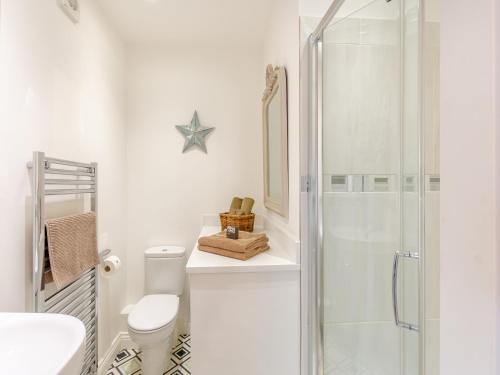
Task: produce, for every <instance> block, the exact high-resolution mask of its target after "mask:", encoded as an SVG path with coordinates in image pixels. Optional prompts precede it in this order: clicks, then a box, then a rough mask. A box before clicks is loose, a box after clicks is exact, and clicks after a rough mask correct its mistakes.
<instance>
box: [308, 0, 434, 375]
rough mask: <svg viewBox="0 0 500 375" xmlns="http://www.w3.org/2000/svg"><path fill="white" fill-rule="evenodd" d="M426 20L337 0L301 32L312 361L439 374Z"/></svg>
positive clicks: (351, 372) (407, 11)
mask: <svg viewBox="0 0 500 375" xmlns="http://www.w3.org/2000/svg"><path fill="white" fill-rule="evenodd" d="M433 22H434V23H433ZM435 23H436V20H432V22H431V20H429V19H428V16H427V14H426V12H425V10H424V4H423V0H371V1H370V0H343V1H342V0H336V1H334V2H333V4H332V6H331V7H330V9H329V11H328V13H327V14H326V16H325V17H324V18H323V19H322V20H321V21H320V22H319V25H318V26H317V29H316V31H315V32H314V33H313V34H312V35H311V37H310V41H309V42H310V45H309V48H310V67H311V97H312V103H311V117H312V119H311V125H310V128H309V132H308V137H309V139H310V144H309V150H308V154H309V155H308V174H307V176H306V179H307V181H308V183H307V184H306V186H307V187H306V190H307V192H308V212H309V218H308V221H307V223H305V225H307V226H308V230H307V232H308V236H309V237H308V240H307V242H308V249H307V251H308V254H309V272H310V277H309V282H310V283H309V286H310V287H309V295H310V301H311V303H310V311H309V315H310V321H311V330H310V331H311V332H310V335H309V339H310V342H309V345H308V346H309V352H308V360H309V369H310V373H311V374H317V375H423V374H426V375H434V374H438V373H439V363H438V353H436V352H437V348H438V347H439V333H438V332H439V292H438V291H439V236H438V233H439V227H438V226H439V220H438V217H439V183H440V179H439V165H438V163H439V158H438V155H439V150H438V147H439V139H438V134H439V128H438V126H439V121H438V119H439V113H438V110H437V109H438V103H439V102H438V92H439V87H438V78H439V45H438V44H439V43H438V41H439V35H438V28H437V27H436V26H435Z"/></svg>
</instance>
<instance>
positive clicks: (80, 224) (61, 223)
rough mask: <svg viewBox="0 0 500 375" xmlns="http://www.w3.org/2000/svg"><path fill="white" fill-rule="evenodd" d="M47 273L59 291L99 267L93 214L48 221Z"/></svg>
mask: <svg viewBox="0 0 500 375" xmlns="http://www.w3.org/2000/svg"><path fill="white" fill-rule="evenodd" d="M45 225H46V230H47V243H48V248H49V259H50V269H51V273H52V278H53V279H54V282H55V284H56V287H57V288H58V289H60V288H62V287H63V286H65V285H66V284H68V283H69V282H70V281H73V280H74V279H75V278H77V277H78V276H80V275H81V274H82V273H84V272H85V271H87V270H89V269H91V268H93V267H95V266H97V265H98V264H99V254H98V253H97V234H96V232H97V229H96V216H95V213H93V212H89V213H85V214H80V215H72V216H66V217H61V218H57V219H51V220H47V222H46V224H45Z"/></svg>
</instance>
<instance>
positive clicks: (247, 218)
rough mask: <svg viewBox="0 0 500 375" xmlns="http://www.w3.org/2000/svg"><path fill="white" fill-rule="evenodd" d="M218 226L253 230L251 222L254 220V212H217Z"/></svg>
mask: <svg viewBox="0 0 500 375" xmlns="http://www.w3.org/2000/svg"><path fill="white" fill-rule="evenodd" d="M219 216H220V226H221V228H222V230H224V229H226V228H227V227H228V226H231V227H235V228H238V229H239V230H244V231H246V232H253V224H254V221H255V214H250V215H231V214H230V213H228V212H223V213H221V214H219Z"/></svg>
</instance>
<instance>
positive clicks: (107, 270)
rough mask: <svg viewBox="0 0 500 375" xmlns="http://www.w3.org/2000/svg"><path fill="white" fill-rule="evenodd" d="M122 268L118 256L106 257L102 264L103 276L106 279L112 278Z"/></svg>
mask: <svg viewBox="0 0 500 375" xmlns="http://www.w3.org/2000/svg"><path fill="white" fill-rule="evenodd" d="M121 266H122V262H121V260H120V258H118V257H117V256H116V255H111V256H109V257H106V258H104V261H103V263H102V264H101V275H103V276H104V277H111V276H112V275H113V274H114V273H115V272H116V271H118V270H119V269H120V267H121Z"/></svg>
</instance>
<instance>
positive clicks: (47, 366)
mask: <svg viewBox="0 0 500 375" xmlns="http://www.w3.org/2000/svg"><path fill="white" fill-rule="evenodd" d="M84 352H85V326H84V325H83V323H82V322H81V321H80V320H78V319H76V318H73V317H71V316H68V315H59V314H24V313H0V373H2V374H16V375H35V374H36V375H56V374H58V375H78V374H80V371H81V368H82V365H83V363H82V362H83V355H84Z"/></svg>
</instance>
